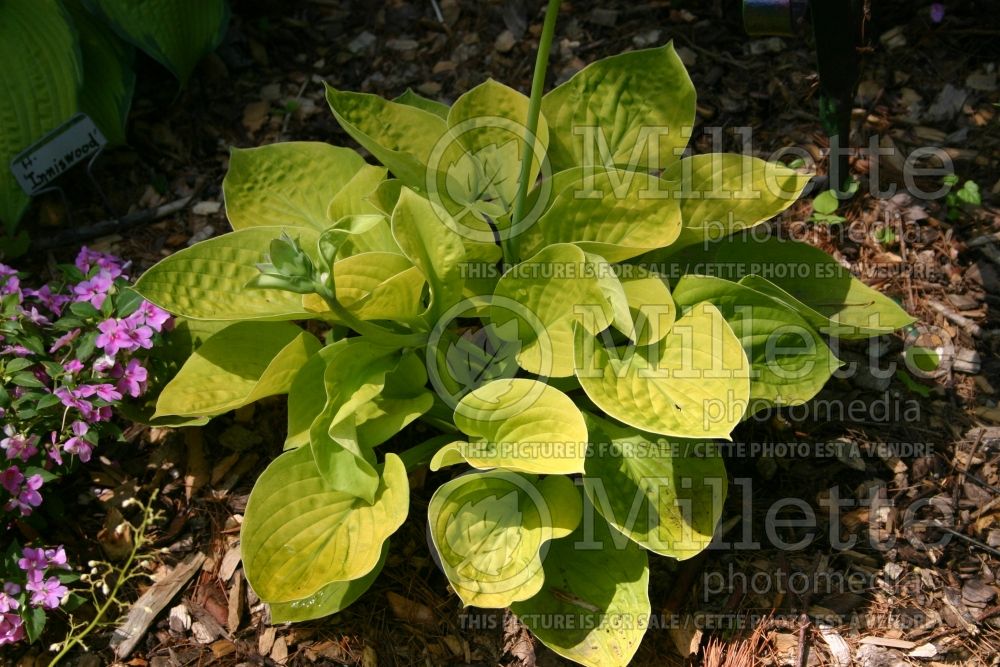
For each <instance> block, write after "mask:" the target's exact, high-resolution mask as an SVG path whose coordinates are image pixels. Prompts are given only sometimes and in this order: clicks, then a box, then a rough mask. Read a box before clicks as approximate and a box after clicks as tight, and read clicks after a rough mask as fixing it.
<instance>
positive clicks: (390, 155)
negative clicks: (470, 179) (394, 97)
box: [326, 85, 448, 189]
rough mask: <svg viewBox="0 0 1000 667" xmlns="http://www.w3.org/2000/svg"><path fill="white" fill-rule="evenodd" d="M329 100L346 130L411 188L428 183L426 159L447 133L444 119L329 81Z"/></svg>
mask: <svg viewBox="0 0 1000 667" xmlns="http://www.w3.org/2000/svg"><path fill="white" fill-rule="evenodd" d="M326 100H327V102H328V103H329V104H330V109H331V110H332V111H333V116H334V118H336V119H337V122H338V123H340V126H341V127H342V128H344V131H345V132H347V134H349V135H351V138H352V139H354V140H355V141H357V142H358V143H359V144H361V145H362V146H364V147H365V149H367V150H368V152H369V153H371V154H372V155H374V156H375V159H377V160H378V161H379V162H381V163H382V164H383V165H385V166H386V167H388V168H389V171H391V172H392V174H393V175H394V176H395V177H396V178H398V179H400V180H401V181H402V182H403V183H404V184H405V185H408V186H409V187H411V188H417V189H424V188H425V187H426V181H427V178H426V172H427V163H428V161H429V160H430V158H431V153H432V152H433V150H434V147H435V146H436V145H437V143H438V141H440V140H441V139H442V138H444V137H445V135H447V133H448V126H447V124H446V123H445V121H444V120H443V119H442V118H441V117H440V116H437V115H435V114H433V113H431V112H428V111H424V110H423V109H419V108H417V107H414V106H410V105H408V104H397V103H396V102H390V101H389V100H386V99H383V98H381V97H378V96H377V95H370V94H368V93H352V92H347V91H341V90H337V89H336V88H333V87H331V86H330V85H327V87H326Z"/></svg>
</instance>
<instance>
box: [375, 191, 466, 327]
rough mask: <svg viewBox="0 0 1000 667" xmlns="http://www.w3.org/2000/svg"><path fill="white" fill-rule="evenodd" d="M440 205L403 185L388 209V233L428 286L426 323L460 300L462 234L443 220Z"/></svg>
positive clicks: (464, 252)
mask: <svg viewBox="0 0 1000 667" xmlns="http://www.w3.org/2000/svg"><path fill="white" fill-rule="evenodd" d="M447 217H448V213H446V212H445V211H444V210H443V209H442V208H441V207H440V206H437V205H436V204H434V203H433V202H431V201H429V200H427V199H424V198H423V197H421V196H420V195H418V194H417V193H415V192H414V191H412V190H410V189H404V190H403V191H402V192H401V193H400V196H399V202H398V203H397V204H396V208H395V209H394V210H393V212H392V235H393V237H395V239H396V243H398V244H399V247H400V248H402V250H403V254H405V255H406V256H407V257H409V258H410V261H411V262H413V264H414V265H415V266H416V267H417V268H419V269H420V271H421V272H422V273H423V274H424V279H425V280H426V281H427V284H428V286H429V287H430V303H429V304H428V306H427V319H428V322H429V323H430V324H432V325H433V324H434V322H436V320H437V317H438V316H439V315H440V314H441V313H443V312H444V311H445V310H447V309H448V308H450V307H451V306H453V305H455V304H456V303H458V302H459V301H461V300H462V288H463V284H464V280H463V277H462V262H464V261H465V257H466V250H465V245H464V244H463V242H462V237H460V236H459V235H458V234H456V233H455V232H454V231H453V230H452V228H451V227H449V225H448V224H447V223H446V222H445V220H446V218H447Z"/></svg>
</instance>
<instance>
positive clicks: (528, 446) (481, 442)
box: [431, 378, 587, 475]
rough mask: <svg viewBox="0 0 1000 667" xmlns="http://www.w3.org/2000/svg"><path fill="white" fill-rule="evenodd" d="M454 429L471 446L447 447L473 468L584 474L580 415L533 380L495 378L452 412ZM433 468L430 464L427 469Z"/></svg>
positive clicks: (565, 398) (584, 447)
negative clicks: (463, 436) (466, 438)
mask: <svg viewBox="0 0 1000 667" xmlns="http://www.w3.org/2000/svg"><path fill="white" fill-rule="evenodd" d="M455 425H456V426H458V428H459V429H461V430H462V431H463V432H464V433H465V434H466V435H468V436H469V438H470V442H460V443H455V444H454V446H453V447H452V446H449V448H451V449H454V450H455V451H456V452H457V453H458V454H460V455H461V456H462V458H464V459H465V460H466V461H468V463H469V464H470V465H472V466H473V467H475V468H479V469H481V470H484V469H489V468H502V469H504V470H512V471H515V472H527V473H536V474H543V475H553V474H572V473H578V472H583V459H584V456H585V455H586V451H587V425H586V424H585V423H584V421H583V414H582V413H581V412H580V410H579V409H578V408H577V407H576V404H575V403H573V400H572V399H570V397H569V396H567V395H566V394H564V393H563V392H561V391H559V390H558V389H556V388H554V387H550V386H548V385H546V384H544V383H542V382H539V381H537V380H529V379H526V378H517V379H502V380H494V381H493V382H490V383H488V384H485V385H483V386H482V387H479V388H477V389H475V390H474V391H472V392H470V393H468V394H466V395H465V396H464V397H463V398H462V400H461V401H460V402H459V404H458V406H457V407H456V408H455ZM439 454H440V452H439ZM442 456H443V455H442ZM435 459H438V456H435ZM436 467H437V466H436V465H435V463H434V462H432V463H431V468H432V469H436Z"/></svg>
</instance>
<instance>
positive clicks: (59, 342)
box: [49, 329, 80, 353]
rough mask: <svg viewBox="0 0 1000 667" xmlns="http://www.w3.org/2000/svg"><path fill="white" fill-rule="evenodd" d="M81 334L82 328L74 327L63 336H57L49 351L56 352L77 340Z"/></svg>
mask: <svg viewBox="0 0 1000 667" xmlns="http://www.w3.org/2000/svg"><path fill="white" fill-rule="evenodd" d="M79 335H80V330H79V329H73V330H72V331H70V332H69V333H65V334H63V335H62V336H59V338H56V340H55V342H54V343H52V347H50V348H49V352H50V353H51V352H55V351H56V350H58V349H61V348H63V347H66V346H67V345H69V344H70V343H72V342H73V341H74V340H76V337H77V336H79Z"/></svg>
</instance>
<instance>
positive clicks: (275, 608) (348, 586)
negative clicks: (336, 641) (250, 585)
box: [268, 540, 389, 625]
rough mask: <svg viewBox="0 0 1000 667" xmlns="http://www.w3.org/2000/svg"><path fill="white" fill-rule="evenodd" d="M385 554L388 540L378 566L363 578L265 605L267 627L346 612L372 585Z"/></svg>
mask: <svg viewBox="0 0 1000 667" xmlns="http://www.w3.org/2000/svg"><path fill="white" fill-rule="evenodd" d="M388 555H389V540H386V541H385V544H383V545H382V555H381V556H380V557H379V561H378V563H376V564H375V567H374V568H373V569H372V571H371V572H369V573H368V574H366V575H364V576H363V577H360V578H358V579H354V580H352V581H335V582H333V583H330V584H327V585H326V586H324V587H323V588H321V589H319V590H318V591H316V592H315V593H313V594H312V595H310V596H308V597H305V598H302V599H301V600H293V601H292V602H272V603H271V604H269V605H268V607H269V608H270V609H271V624H272V625H277V624H279V623H300V622H302V621H312V620H314V619H317V618H323V617H324V616H329V615H331V614H336V613H337V612H340V611H343V610H344V609H347V607H349V606H350V605H352V604H354V602H355V601H356V600H357V599H358V598H359V597H361V596H362V595H364V594H365V593H366V592H367V591H368V589H369V588H371V586H372V584H374V583H375V580H376V579H378V575H379V573H381V572H382V567H383V566H385V559H386V556H388Z"/></svg>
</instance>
